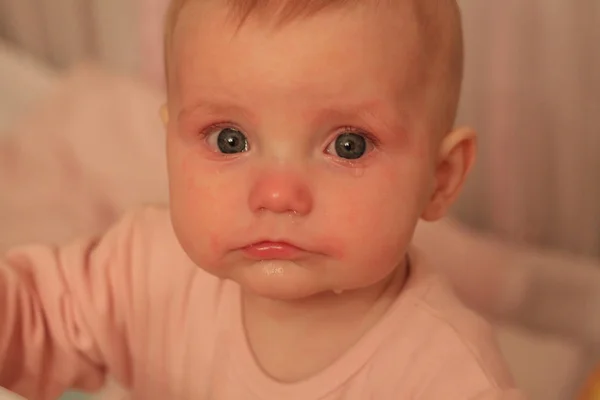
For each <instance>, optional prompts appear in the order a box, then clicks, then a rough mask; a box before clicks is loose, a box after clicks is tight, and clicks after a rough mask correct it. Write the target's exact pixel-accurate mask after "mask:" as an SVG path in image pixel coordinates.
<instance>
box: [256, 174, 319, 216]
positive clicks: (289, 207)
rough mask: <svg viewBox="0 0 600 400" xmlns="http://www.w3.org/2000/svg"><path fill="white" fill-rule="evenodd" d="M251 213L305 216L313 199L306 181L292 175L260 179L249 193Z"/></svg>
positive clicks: (265, 176)
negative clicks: (268, 212)
mask: <svg viewBox="0 0 600 400" xmlns="http://www.w3.org/2000/svg"><path fill="white" fill-rule="evenodd" d="M249 205H250V209H251V210H252V211H253V212H263V211H270V212H272V213H276V214H295V215H307V214H309V213H310V212H311V210H312V207H313V198H312V195H311V191H310V188H309V187H308V185H307V182H306V180H304V179H303V178H302V177H300V176H298V175H295V174H292V173H278V174H269V175H264V176H262V177H260V178H259V179H258V180H257V181H256V183H255V184H254V186H253V187H252V189H251V191H250V198H249Z"/></svg>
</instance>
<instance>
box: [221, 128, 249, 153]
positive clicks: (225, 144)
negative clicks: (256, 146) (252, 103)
mask: <svg viewBox="0 0 600 400" xmlns="http://www.w3.org/2000/svg"><path fill="white" fill-rule="evenodd" d="M218 145H219V150H220V151H221V152H222V153H224V154H236V153H243V152H245V151H247V150H248V142H247V140H246V137H245V136H244V134H243V133H242V132H240V131H238V130H235V129H231V128H226V129H223V130H222V131H221V133H219V138H218Z"/></svg>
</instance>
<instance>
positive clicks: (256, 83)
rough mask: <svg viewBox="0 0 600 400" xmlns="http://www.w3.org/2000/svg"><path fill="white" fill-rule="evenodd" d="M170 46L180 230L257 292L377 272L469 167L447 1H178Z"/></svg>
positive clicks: (402, 254) (454, 19)
mask: <svg viewBox="0 0 600 400" xmlns="http://www.w3.org/2000/svg"><path fill="white" fill-rule="evenodd" d="M165 49H166V55H165V56H166V66H167V71H168V72H167V80H168V87H169V96H168V99H169V101H168V106H167V113H166V115H168V116H170V118H168V122H167V127H168V138H167V148H168V150H167V152H168V169H169V177H170V192H171V214H172V220H173V225H174V229H175V232H176V234H177V236H178V238H179V240H180V242H181V244H182V246H183V248H184V249H185V250H186V252H187V253H188V254H189V256H190V257H191V259H192V260H194V261H195V262H196V263H197V264H198V265H199V266H201V267H202V268H204V269H206V270H207V271H209V272H210V273H212V274H215V275H217V276H220V277H223V278H231V279H233V280H235V281H237V282H239V283H240V284H241V285H242V286H244V287H245V288H246V289H247V290H250V291H253V292H254V293H256V294H260V295H264V296H267V297H272V298H282V299H298V298H304V297H308V296H311V295H314V294H318V293H321V292H331V291H349V290H355V289H362V288H365V287H368V286H370V285H374V284H376V283H378V282H381V281H383V280H385V279H386V278H387V277H389V276H390V275H391V274H392V273H393V272H394V271H396V270H397V269H398V268H399V267H401V266H402V265H403V263H404V260H405V258H406V251H407V248H408V245H409V243H410V241H411V238H412V235H413V232H414V228H415V225H416V223H417V221H418V220H419V219H425V220H435V219H438V218H440V217H442V216H443V215H444V213H445V212H446V210H447V209H448V207H449V206H450V205H451V203H452V202H453V200H454V199H455V197H456V196H457V194H458V192H459V190H460V187H461V186H462V182H463V180H464V177H465V175H466V173H467V171H468V169H469V168H470V166H471V164H472V160H473V153H474V135H473V134H472V133H471V131H469V130H465V129H459V130H453V129H452V128H453V124H454V118H455V114H456V109H457V103H458V97H459V92H460V84H461V78H462V58H463V57H462V33H461V27H460V17H459V12H458V9H457V6H456V3H455V0H379V1H377V0H337V1H335V0H329V1H325V0H312V1H310V0H290V1H282V0H279V1H268V0H262V1H261V0H230V1H227V0H174V1H173V4H172V7H171V10H170V13H169V18H168V23H167V33H166V40H165ZM265 242H266V243H265ZM277 243H279V244H281V243H287V244H291V245H293V246H295V247H296V248H299V249H300V250H298V249H295V250H294V249H292V248H291V247H289V246H279V245H277Z"/></svg>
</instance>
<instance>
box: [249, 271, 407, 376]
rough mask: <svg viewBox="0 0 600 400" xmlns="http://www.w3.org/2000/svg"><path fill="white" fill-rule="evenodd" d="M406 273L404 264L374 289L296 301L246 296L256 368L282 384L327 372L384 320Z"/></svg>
mask: <svg viewBox="0 0 600 400" xmlns="http://www.w3.org/2000/svg"><path fill="white" fill-rule="evenodd" d="M407 272H408V266H407V263H403V264H402V265H400V266H399V267H398V268H397V269H396V271H395V272H394V273H392V274H391V275H390V276H389V277H387V278H386V279H384V280H382V281H381V282H378V283H377V284H375V285H371V286H369V287H366V288H362V289H359V290H350V291H346V292H343V293H341V294H335V293H333V292H328V293H321V294H318V295H315V296H312V297H310V298H306V299H302V300H295V301H282V300H273V299H265V298H261V297H257V296H253V295H251V294H249V293H244V294H243V309H244V312H243V315H244V325H245V330H246V336H247V339H248V343H249V345H250V347H251V348H252V351H253V352H254V355H255V357H256V360H257V362H258V364H259V365H260V366H261V368H262V369H263V370H264V371H265V372H266V373H267V374H268V375H270V376H271V377H272V378H274V379H276V380H279V381H282V382H295V381H299V380H302V379H306V378H308V377H310V376H312V375H313V374H315V373H317V372H319V371H322V370H324V369H325V368H326V367H327V366H329V365H331V364H332V363H334V362H335V360H337V359H339V357H341V355H342V354H344V353H345V352H346V351H348V349H349V348H351V347H352V346H353V345H354V344H355V343H357V342H358V341H359V339H360V338H361V337H362V336H363V335H364V334H365V333H366V332H368V331H369V330H370V329H371V328H372V327H373V326H375V324H376V323H377V322H378V321H379V320H380V319H381V317H382V316H383V314H384V313H385V312H386V311H387V310H388V308H389V307H390V305H391V304H392V303H393V302H394V300H395V299H396V298H397V297H398V293H399V292H400V291H401V290H402V287H403V286H404V283H405V282H406V278H407ZM290 360H295V361H294V362H293V363H290Z"/></svg>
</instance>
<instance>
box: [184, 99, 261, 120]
mask: <svg viewBox="0 0 600 400" xmlns="http://www.w3.org/2000/svg"><path fill="white" fill-rule="evenodd" d="M199 112H208V113H210V114H228V115H231V114H233V115H243V116H244V117H245V118H247V119H250V120H254V119H255V117H254V115H253V114H252V113H250V112H249V111H248V110H247V109H245V108H243V107H240V106H237V105H234V104H229V103H225V102H215V101H209V100H206V99H201V100H198V101H196V102H194V103H193V104H192V105H190V106H186V107H183V108H182V110H181V111H180V112H179V115H178V116H177V119H178V121H179V122H181V121H185V120H188V119H190V118H192V117H193V116H194V114H197V113H199Z"/></svg>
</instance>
